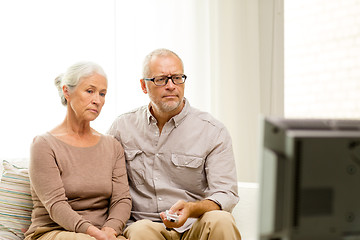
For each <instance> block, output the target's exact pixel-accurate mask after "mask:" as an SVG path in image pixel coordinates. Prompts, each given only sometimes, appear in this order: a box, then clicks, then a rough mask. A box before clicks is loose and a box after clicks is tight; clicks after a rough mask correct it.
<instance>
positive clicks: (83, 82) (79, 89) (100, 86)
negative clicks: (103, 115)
mask: <svg viewBox="0 0 360 240" xmlns="http://www.w3.org/2000/svg"><path fill="white" fill-rule="evenodd" d="M64 91H66V90H64ZM106 91H107V80H106V78H105V77H103V76H101V75H99V74H97V73H94V74H93V75H90V76H88V77H84V78H82V79H80V82H79V84H78V85H77V86H76V88H75V89H74V90H73V91H72V92H68V93H67V94H66V93H64V94H65V96H66V99H67V101H68V107H70V110H71V111H72V112H73V113H74V115H75V117H76V118H77V119H78V120H79V121H82V120H84V121H93V120H95V119H96V118H97V117H98V116H99V114H100V112H101V109H102V107H103V105H104V103H105V95H106Z"/></svg>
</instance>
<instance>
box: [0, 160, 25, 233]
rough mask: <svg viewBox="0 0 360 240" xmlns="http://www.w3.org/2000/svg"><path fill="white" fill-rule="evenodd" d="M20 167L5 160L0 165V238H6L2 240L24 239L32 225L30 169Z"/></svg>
mask: <svg viewBox="0 0 360 240" xmlns="http://www.w3.org/2000/svg"><path fill="white" fill-rule="evenodd" d="M22 164H23V163H22ZM18 165H21V164H18ZM18 165H15V164H13V163H10V162H9V161H5V160H3V161H1V164H0V171H1V176H0V237H4V238H1V239H23V238H24V232H25V231H26V230H27V229H28V227H29V225H30V223H31V211H32V200H31V193H30V181H29V176H28V169H27V168H22V167H19V166H18Z"/></svg>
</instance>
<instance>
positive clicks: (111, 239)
mask: <svg viewBox="0 0 360 240" xmlns="http://www.w3.org/2000/svg"><path fill="white" fill-rule="evenodd" d="M113 230H114V229H113ZM86 233H87V234H89V235H90V236H92V237H94V238H95V239H96V240H116V236H115V235H112V236H111V235H110V234H109V233H108V232H105V231H102V230H100V229H98V228H97V227H95V226H90V227H88V229H87V231H86Z"/></svg>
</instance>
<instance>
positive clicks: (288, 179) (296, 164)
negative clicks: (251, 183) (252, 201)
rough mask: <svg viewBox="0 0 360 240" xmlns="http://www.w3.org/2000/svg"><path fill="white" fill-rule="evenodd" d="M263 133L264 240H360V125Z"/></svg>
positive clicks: (298, 125) (309, 123) (287, 123)
mask: <svg viewBox="0 0 360 240" xmlns="http://www.w3.org/2000/svg"><path fill="white" fill-rule="evenodd" d="M262 127H263V129H262V157H261V163H260V166H261V174H260V201H259V203H260V206H259V208H260V209H259V214H260V215H259V235H260V237H259V239H261V240H355V239H360V121H353V120H325V119H281V118H265V119H264V120H263V126H262Z"/></svg>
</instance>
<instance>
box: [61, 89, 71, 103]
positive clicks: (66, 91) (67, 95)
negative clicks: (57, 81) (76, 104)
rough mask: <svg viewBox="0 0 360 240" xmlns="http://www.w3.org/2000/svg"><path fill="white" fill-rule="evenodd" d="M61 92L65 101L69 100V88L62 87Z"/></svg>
mask: <svg viewBox="0 0 360 240" xmlns="http://www.w3.org/2000/svg"><path fill="white" fill-rule="evenodd" d="M62 90H63V94H64V97H65V99H66V100H67V101H69V98H70V93H69V88H68V87H67V86H65V85H64V86H63V87H62Z"/></svg>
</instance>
